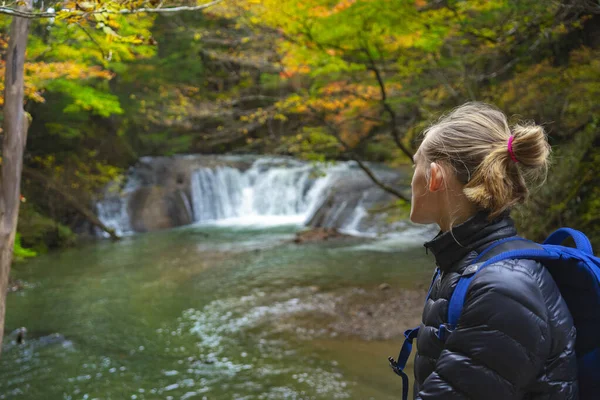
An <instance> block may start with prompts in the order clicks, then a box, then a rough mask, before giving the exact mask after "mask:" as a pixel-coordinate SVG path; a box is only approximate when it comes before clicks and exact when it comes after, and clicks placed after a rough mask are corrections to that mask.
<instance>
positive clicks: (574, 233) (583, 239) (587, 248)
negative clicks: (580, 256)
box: [544, 228, 594, 256]
mask: <svg viewBox="0 0 600 400" xmlns="http://www.w3.org/2000/svg"><path fill="white" fill-rule="evenodd" d="M567 238H572V239H573V240H574V241H575V246H576V247H577V249H578V250H581V251H583V252H584V253H587V254H589V255H592V256H593V255H594V250H593V249H592V244H591V243H590V240H589V239H588V238H587V236H585V234H584V233H583V232H580V231H578V230H575V229H572V228H560V229H558V230H556V231H554V232H553V233H552V234H551V235H550V236H548V238H547V239H546V240H545V241H544V244H552V245H559V244H562V242H564V241H565V239H567Z"/></svg>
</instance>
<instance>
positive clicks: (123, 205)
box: [97, 156, 400, 235]
mask: <svg viewBox="0 0 600 400" xmlns="http://www.w3.org/2000/svg"><path fill="white" fill-rule="evenodd" d="M377 173H378V175H379V176H380V179H381V178H383V179H386V180H387V182H395V181H397V179H398V177H399V176H400V174H399V173H398V172H397V171H383V170H382V171H378V172H377ZM389 200H390V199H389V195H388V194H386V193H385V192H383V191H382V190H380V189H379V188H377V187H376V186H375V185H374V184H373V183H372V182H371V181H370V180H369V179H368V178H367V177H366V176H365V175H364V174H363V172H362V171H360V170H358V169H357V168H356V166H355V165H354V164H353V163H337V164H335V165H327V166H323V165H322V166H318V167H316V166H314V165H312V164H308V163H304V162H300V161H297V160H294V159H290V158H267V157H263V158H241V157H240V158H232V157H229V158H228V157H218V156H217V157H215V156H212V157H211V156H187V157H176V158H172V159H164V158H157V159H153V158H146V159H144V160H143V163H142V165H139V166H136V167H135V168H133V169H132V170H131V171H130V173H129V178H128V180H127V185H126V186H125V188H124V189H123V190H122V192H121V193H120V194H118V195H115V194H114V193H113V194H112V195H111V196H108V197H105V199H104V200H102V201H100V202H99V203H98V204H97V212H98V216H99V218H100V219H101V220H102V221H103V222H104V224H105V225H107V226H109V227H111V228H114V229H115V230H116V231H117V233H119V234H121V235H123V234H129V233H133V232H143V231H148V230H154V229H164V228H165V227H173V226H179V225H183V224H189V223H199V224H206V223H208V224H226V225H280V224H309V225H310V226H313V227H325V228H338V229H341V230H342V231H344V232H347V233H352V234H356V233H374V231H373V230H374V229H378V228H377V227H375V225H381V223H377V222H375V224H374V223H373V222H372V221H371V222H369V219H370V218H371V216H370V215H369V213H368V212H367V210H368V209H369V208H370V207H372V206H373V205H375V204H380V203H382V202H386V201H389ZM165 221H166V222H165ZM165 225H166V226H165ZM140 227H141V228H140Z"/></svg>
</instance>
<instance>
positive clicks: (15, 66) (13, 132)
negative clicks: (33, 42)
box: [0, 0, 31, 350]
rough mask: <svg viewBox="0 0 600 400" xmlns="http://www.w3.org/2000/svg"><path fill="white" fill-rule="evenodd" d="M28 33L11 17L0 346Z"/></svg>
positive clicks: (0, 203) (0, 178)
mask: <svg viewBox="0 0 600 400" xmlns="http://www.w3.org/2000/svg"><path fill="white" fill-rule="evenodd" d="M20 8H21V9H27V10H28V9H30V8H31V0H25V6H24V7H20ZM28 34H29V20H28V19H25V18H20V17H14V18H13V21H12V25H11V30H10V40H9V42H8V53H7V58H6V76H5V80H4V84H5V91H4V126H3V128H4V139H3V147H2V157H3V158H2V171H1V173H0V345H1V344H2V339H3V336H4V316H5V313H6V287H7V285H8V275H9V273H10V264H11V262H12V256H13V246H14V241H15V233H16V230H17V216H18V215H19V205H20V196H21V170H22V169H23V151H24V150H25V142H26V140H27V128H28V127H29V121H28V118H27V117H26V115H25V111H24V110H23V74H24V66H25V48H26V47H27V35H28ZM0 350H1V347H0Z"/></svg>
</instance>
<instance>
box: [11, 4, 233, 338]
mask: <svg viewBox="0 0 600 400" xmlns="http://www.w3.org/2000/svg"><path fill="white" fill-rule="evenodd" d="M220 1H221V0H215V1H213V2H211V3H207V4H203V5H195V6H186V5H179V6H175V7H165V8H163V7H162V3H160V4H159V5H158V6H157V7H154V6H152V3H147V4H146V3H144V2H133V3H118V2H113V1H99V2H95V3H90V2H79V3H77V2H66V3H59V4H57V6H56V8H54V9H51V11H32V10H31V4H32V3H31V0H25V3H24V4H22V5H17V6H16V7H7V6H2V7H0V14H7V15H11V16H13V22H12V26H11V31H10V39H9V43H8V53H7V54H8V56H7V60H6V63H5V79H4V86H5V94H4V121H3V135H4V140H3V148H2V156H3V158H2V165H1V166H2V171H1V175H0V176H1V180H0V343H2V338H3V333H4V317H5V312H6V291H7V285H8V277H9V273H10V267H11V262H12V256H13V249H14V241H15V235H16V228H17V217H18V214H19V205H20V186H21V174H22V169H23V152H24V150H25V143H26V139H27V130H28V127H29V124H30V120H29V118H28V117H27V115H26V113H25V111H24V109H23V103H24V97H25V96H24V92H25V89H24V68H25V50H26V47H27V38H28V34H29V25H30V20H31V19H34V18H60V19H64V20H66V21H67V22H69V23H71V24H80V26H84V25H91V26H92V27H94V28H96V29H101V30H102V31H103V32H104V33H105V34H106V35H107V36H108V37H120V35H119V34H118V33H117V32H116V31H115V29H114V28H116V27H117V26H118V23H117V24H115V21H114V18H113V16H114V15H117V16H122V15H127V14H140V13H172V12H180V11H198V10H203V9H205V8H207V7H210V6H212V5H215V4H218V3H219V2H220ZM55 9H58V11H54V10H55ZM82 29H83V28H82ZM121 39H122V40H124V41H125V42H129V43H131V44H136V43H139V41H140V39H139V38H136V37H121ZM113 236H114V232H113Z"/></svg>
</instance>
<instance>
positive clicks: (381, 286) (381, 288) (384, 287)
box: [379, 283, 391, 290]
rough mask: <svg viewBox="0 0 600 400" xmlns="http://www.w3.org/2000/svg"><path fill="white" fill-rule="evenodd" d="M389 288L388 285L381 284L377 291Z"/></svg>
mask: <svg viewBox="0 0 600 400" xmlns="http://www.w3.org/2000/svg"><path fill="white" fill-rule="evenodd" d="M390 288H391V286H390V284H389V283H382V284H381V285H379V290H389V289H390Z"/></svg>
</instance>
